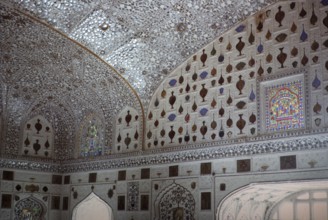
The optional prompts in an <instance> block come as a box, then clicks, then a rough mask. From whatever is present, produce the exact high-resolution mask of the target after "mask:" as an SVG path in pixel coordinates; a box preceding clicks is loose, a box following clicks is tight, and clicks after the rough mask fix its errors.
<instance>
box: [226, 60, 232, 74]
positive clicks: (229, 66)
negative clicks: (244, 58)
mask: <svg viewBox="0 0 328 220" xmlns="http://www.w3.org/2000/svg"><path fill="white" fill-rule="evenodd" d="M226 71H227V73H231V71H232V65H231V63H230V57H229V64H228V65H227V67H226Z"/></svg>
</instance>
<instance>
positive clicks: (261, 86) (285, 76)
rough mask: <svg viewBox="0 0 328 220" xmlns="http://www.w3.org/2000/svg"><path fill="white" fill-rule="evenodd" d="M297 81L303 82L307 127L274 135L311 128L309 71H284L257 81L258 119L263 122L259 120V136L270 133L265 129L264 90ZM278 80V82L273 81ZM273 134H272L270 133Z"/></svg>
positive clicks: (302, 69)
mask: <svg viewBox="0 0 328 220" xmlns="http://www.w3.org/2000/svg"><path fill="white" fill-rule="evenodd" d="M293 78H294V79H295V80H301V81H302V82H303V92H302V93H303V111H304V115H303V117H304V123H305V127H304V128H300V129H296V130H295V129H291V130H285V131H276V132H274V133H284V132H288V131H300V132H301V133H302V131H304V130H305V129H306V130H309V129H310V128H311V126H310V125H311V120H310V113H309V107H308V105H307V100H308V98H307V94H309V86H308V82H309V79H308V71H307V69H305V68H300V69H297V70H293V71H289V72H288V71H287V72H286V71H282V72H279V73H277V74H275V75H270V76H266V77H262V78H258V79H257V81H256V93H257V94H258V97H259V98H258V101H257V118H259V119H261V120H257V127H258V134H268V131H267V130H266V128H265V120H266V118H265V110H266V106H265V105H266V104H267V101H266V97H265V93H264V90H265V89H266V88H267V87H269V86H272V85H278V84H280V83H281V82H283V81H284V80H285V81H286V80H287V81H288V82H290V81H293V80H294V79H293ZM273 80H278V81H273ZM270 133H271V132H270Z"/></svg>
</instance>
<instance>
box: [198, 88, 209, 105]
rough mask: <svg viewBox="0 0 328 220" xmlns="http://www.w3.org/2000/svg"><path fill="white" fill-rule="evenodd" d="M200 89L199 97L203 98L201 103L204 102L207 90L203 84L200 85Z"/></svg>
mask: <svg viewBox="0 0 328 220" xmlns="http://www.w3.org/2000/svg"><path fill="white" fill-rule="evenodd" d="M202 87H203V88H202V89H201V90H200V91H199V95H200V97H202V98H203V102H205V96H206V95H207V92H208V90H207V89H206V88H205V83H204V84H202Z"/></svg>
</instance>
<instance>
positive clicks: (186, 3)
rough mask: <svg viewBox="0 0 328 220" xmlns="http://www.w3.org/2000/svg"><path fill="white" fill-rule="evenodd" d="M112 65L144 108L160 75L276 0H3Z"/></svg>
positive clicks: (161, 78)
mask: <svg viewBox="0 0 328 220" xmlns="http://www.w3.org/2000/svg"><path fill="white" fill-rule="evenodd" d="M4 1H6V2H7V3H9V4H12V5H13V6H14V7H16V8H20V9H23V10H24V11H25V12H28V13H30V14H32V15H34V16H35V17H37V18H39V19H41V20H43V21H46V22H47V23H48V24H50V25H51V26H53V27H54V28H56V29H58V30H60V31H61V32H63V33H64V34H66V35H68V36H69V37H70V38H72V39H74V40H76V41H77V42H79V43H81V44H82V45H84V46H86V47H87V48H89V49H90V50H91V51H93V52H94V53H96V54H97V55H98V56H99V57H101V58H102V59H104V60H105V61H107V62H108V63H109V64H110V65H112V66H113V67H114V68H115V69H116V70H117V71H118V72H119V73H120V74H121V75H122V76H123V77H124V78H126V79H127V80H128V82H129V83H130V84H131V85H132V87H133V88H134V89H135V90H136V92H137V93H138V95H139V97H140V98H141V100H142V102H143V104H144V105H145V107H146V108H147V105H148V103H149V100H150V98H151V95H152V94H153V93H154V92H155V90H156V89H157V87H158V85H159V84H160V83H161V82H162V80H163V79H164V78H165V77H166V76H167V75H168V74H169V73H170V72H171V71H173V70H174V69H175V68H176V67H177V66H178V65H179V64H180V63H182V62H183V61H184V60H186V59H187V58H188V57H190V56H191V55H192V54H193V53H195V52H197V51H198V50H199V49H201V47H202V46H204V45H206V44H208V43H210V42H211V41H212V40H213V39H215V37H217V36H219V35H220V34H222V33H223V32H224V31H226V30H228V29H229V28H230V27H232V26H233V25H234V24H236V23H237V22H239V21H241V20H243V19H245V18H246V17H247V16H250V15H251V14H254V13H255V12H256V11H258V10H260V9H261V8H263V7H265V6H267V5H269V4H272V3H274V2H275V1H276V0H243V1H240V0H183V1H181V0H171V1H163V0H112V1H109V0H4Z"/></svg>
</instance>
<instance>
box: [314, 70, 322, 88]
mask: <svg viewBox="0 0 328 220" xmlns="http://www.w3.org/2000/svg"><path fill="white" fill-rule="evenodd" d="M320 85H321V81H320V80H319V78H318V75H317V72H316V73H315V77H314V79H313V81H312V86H313V87H314V88H315V89H318V88H319V86H320Z"/></svg>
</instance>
